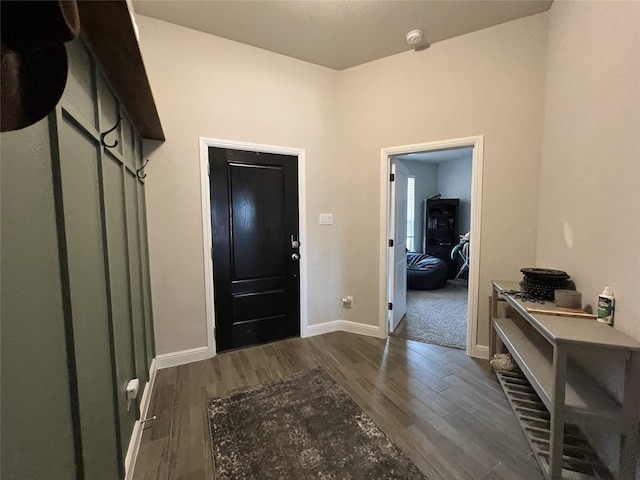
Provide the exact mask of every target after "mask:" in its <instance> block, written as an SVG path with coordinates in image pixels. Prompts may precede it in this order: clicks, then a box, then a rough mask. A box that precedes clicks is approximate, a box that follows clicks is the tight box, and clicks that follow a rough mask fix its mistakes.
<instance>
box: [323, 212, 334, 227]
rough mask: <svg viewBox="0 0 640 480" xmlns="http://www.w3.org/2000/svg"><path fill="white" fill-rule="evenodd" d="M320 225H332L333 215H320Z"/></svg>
mask: <svg viewBox="0 0 640 480" xmlns="http://www.w3.org/2000/svg"><path fill="white" fill-rule="evenodd" d="M320 225H333V213H321V214H320Z"/></svg>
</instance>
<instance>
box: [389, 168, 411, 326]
mask: <svg viewBox="0 0 640 480" xmlns="http://www.w3.org/2000/svg"><path fill="white" fill-rule="evenodd" d="M408 178H409V171H408V170H407V168H406V167H405V166H404V165H402V164H400V163H398V162H397V161H396V160H395V159H392V160H391V177H390V179H393V180H392V181H391V195H390V198H391V203H390V206H389V213H390V222H389V239H390V240H392V242H393V246H391V245H390V246H389V272H390V275H389V276H390V282H389V303H390V304H391V305H392V307H391V310H390V311H389V332H393V331H394V330H395V329H396V327H397V326H398V324H399V323H400V320H402V318H403V317H404V315H405V314H406V312H407V253H406V252H407V182H408Z"/></svg>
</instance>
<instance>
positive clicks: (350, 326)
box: [303, 320, 384, 338]
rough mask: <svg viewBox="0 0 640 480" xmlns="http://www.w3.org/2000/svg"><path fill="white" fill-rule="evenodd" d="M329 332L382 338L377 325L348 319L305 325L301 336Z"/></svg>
mask: <svg viewBox="0 0 640 480" xmlns="http://www.w3.org/2000/svg"><path fill="white" fill-rule="evenodd" d="M329 332H350V333H357V334H358V335H366V336H368V337H377V338H384V335H383V334H382V332H381V331H380V327H379V326H377V325H364V324H362V323H355V322H350V321H348V320H333V321H332V322H325V323H320V324H318V325H310V326H308V327H307V330H306V332H305V335H303V337H313V336H315V335H322V334H323V333H329Z"/></svg>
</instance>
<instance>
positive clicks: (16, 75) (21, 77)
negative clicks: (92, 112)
mask: <svg viewBox="0 0 640 480" xmlns="http://www.w3.org/2000/svg"><path fill="white" fill-rule="evenodd" d="M1 75H2V76H1V77H0V78H1V79H2V80H1V82H0V83H1V88H0V89H1V98H0V108H1V111H2V115H1V117H2V118H1V122H0V130H1V131H3V132H6V131H10V130H19V129H21V128H25V127H28V126H29V125H32V124H34V123H36V122H38V121H39V120H41V119H43V118H44V117H45V116H46V115H47V114H48V113H49V112H50V111H52V110H53V109H54V108H55V106H56V105H57V104H58V102H59V101H60V98H61V97H62V94H63V92H64V89H65V86H66V83H67V51H66V49H65V46H64V44H58V45H51V46H47V47H42V48H36V49H31V50H26V51H22V52H15V51H13V50H10V49H9V48H8V47H7V46H6V45H5V44H4V43H3V44H2V72H1Z"/></svg>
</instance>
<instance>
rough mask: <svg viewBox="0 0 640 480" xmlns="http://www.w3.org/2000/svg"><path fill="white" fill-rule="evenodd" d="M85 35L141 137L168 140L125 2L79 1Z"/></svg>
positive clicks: (117, 0)
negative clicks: (165, 136)
mask: <svg viewBox="0 0 640 480" xmlns="http://www.w3.org/2000/svg"><path fill="white" fill-rule="evenodd" d="M78 10H79V12H80V29H81V33H82V34H83V35H84V37H85V38H86V40H87V43H88V44H89V45H90V47H91V50H92V51H93V54H94V56H95V57H96V59H97V60H98V63H99V64H100V66H101V67H102V70H103V72H104V74H105V76H106V77H107V80H109V83H110V84H111V87H112V88H113V90H114V92H115V93H116V96H117V97H118V99H119V100H120V102H121V103H122V106H123V108H124V109H125V111H126V112H127V115H128V116H129V118H130V119H131V122H132V123H133V125H134V127H135V129H136V131H137V132H138V134H139V135H140V136H141V137H142V138H145V139H150V140H159V141H164V139H165V138H164V132H163V131H162V125H161V124H160V117H159V116H158V110H157V109H156V104H155V101H154V100H153V93H152V92H151V86H150V85H149V79H148V78H147V72H146V70H145V68H144V62H143V61H142V55H141V53H140V47H139V45H138V39H137V38H136V34H135V31H134V27H133V23H132V21H131V14H130V12H129V7H128V6H127V2H126V1H125V0H109V1H91V2H78Z"/></svg>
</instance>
